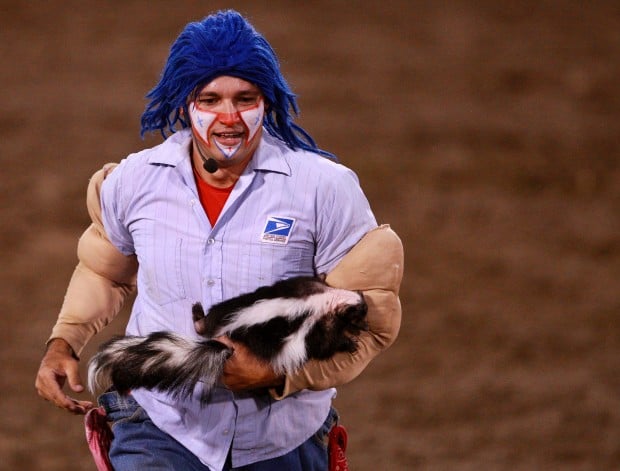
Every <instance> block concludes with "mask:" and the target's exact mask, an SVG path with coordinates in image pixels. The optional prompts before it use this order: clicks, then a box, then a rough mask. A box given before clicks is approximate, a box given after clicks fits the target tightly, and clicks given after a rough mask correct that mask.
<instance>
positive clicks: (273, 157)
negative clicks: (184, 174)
mask: <svg viewBox="0 0 620 471" xmlns="http://www.w3.org/2000/svg"><path fill="white" fill-rule="evenodd" d="M191 140H192V139H191V133H190V130H189V129H182V130H181V131H177V132H175V133H174V134H173V135H172V136H170V137H169V138H168V139H166V140H165V141H164V142H163V143H162V144H161V147H160V151H159V152H153V153H152V154H151V156H150V157H149V163H150V164H154V165H168V166H171V167H177V166H179V164H181V163H182V162H184V161H186V160H187V156H188V155H189V146H190V144H191ZM289 150H290V149H289V148H288V147H287V146H286V144H284V143H283V142H282V141H280V140H279V139H277V138H275V137H273V136H272V135H270V134H269V133H268V132H267V131H265V130H264V129H263V135H262V138H261V141H260V143H259V144H258V147H257V148H256V151H255V152H254V155H253V156H252V160H250V163H249V165H248V167H249V169H251V170H254V171H263V172H277V173H282V174H284V175H290V174H291V167H290V165H289V163H288V158H289V156H288V151H289Z"/></svg>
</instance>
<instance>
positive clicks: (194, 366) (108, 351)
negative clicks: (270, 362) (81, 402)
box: [88, 332, 232, 401]
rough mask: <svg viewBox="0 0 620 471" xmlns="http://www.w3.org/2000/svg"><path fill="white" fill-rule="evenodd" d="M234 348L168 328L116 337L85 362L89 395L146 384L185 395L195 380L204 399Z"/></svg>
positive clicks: (125, 389)
mask: <svg viewBox="0 0 620 471" xmlns="http://www.w3.org/2000/svg"><path fill="white" fill-rule="evenodd" d="M231 354H232V351H231V350H230V349H229V348H228V347H227V346H226V345H224V344H223V343H221V342H218V341H217V340H193V339H188V338H185V337H181V336H179V335H176V334H172V333H170V332H154V333H152V334H150V335H149V336H147V337H136V336H117V337H113V338H112V339H110V340H108V341H107V342H105V343H104V344H102V345H101V347H99V351H98V353H97V354H96V355H95V356H94V357H93V358H92V359H91V360H90V362H89V365H88V388H89V389H90V391H91V392H92V393H95V392H96V391H102V390H105V389H107V388H108V387H109V386H110V385H113V386H114V387H115V388H116V390H117V391H118V392H119V393H120V394H127V393H128V392H129V391H130V390H131V389H136V388H146V389H156V390H158V391H162V392H168V393H170V394H172V395H173V396H175V397H189V396H190V395H191V394H192V392H193V391H194V388H195V386H196V384H197V383H198V382H199V381H203V382H204V394H203V396H202V400H203V401H204V400H205V399H206V395H207V393H208V392H209V390H210V389H211V388H212V387H213V386H214V385H215V384H216V383H217V381H218V380H219V378H220V376H221V375H222V371H223V369H224V363H225V361H226V360H227V359H228V357H230V355H231Z"/></svg>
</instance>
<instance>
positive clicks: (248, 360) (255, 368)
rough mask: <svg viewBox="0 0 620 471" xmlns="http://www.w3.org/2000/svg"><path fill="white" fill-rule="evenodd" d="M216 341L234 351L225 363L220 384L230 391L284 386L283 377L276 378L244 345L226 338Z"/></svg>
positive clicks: (267, 365)
mask: <svg viewBox="0 0 620 471" xmlns="http://www.w3.org/2000/svg"><path fill="white" fill-rule="evenodd" d="M216 340H219V341H220V342H222V343H224V344H226V345H228V346H229V347H230V348H232V349H233V350H234V353H233V355H232V356H231V357H230V358H229V359H228V360H227V361H226V365H225V366H224V374H223V375H222V382H223V383H224V384H225V385H226V387H227V388H228V389H230V390H231V391H235V392H239V391H248V390H252V389H262V388H276V387H279V386H282V385H283V384H284V377H283V376H278V375H277V374H276V373H275V372H274V371H273V369H272V368H271V366H270V365H269V364H268V363H266V362H265V361H263V360H261V359H260V358H257V357H256V355H254V354H253V353H252V352H250V351H249V350H248V348H247V347H246V346H245V345H243V344H240V343H236V342H233V341H232V340H230V339H229V338H228V337H218V338H217V339H216Z"/></svg>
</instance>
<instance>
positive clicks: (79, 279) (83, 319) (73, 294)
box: [48, 164, 138, 356]
mask: <svg viewBox="0 0 620 471" xmlns="http://www.w3.org/2000/svg"><path fill="white" fill-rule="evenodd" d="M114 167H116V164H106V165H105V166H104V167H103V168H102V169H101V170H99V171H97V172H96V173H95V174H94V175H93V176H92V178H91V179H90V182H89V185H88V190H87V195H86V205H87V207H88V213H89V215H90V217H91V220H92V224H91V225H90V226H89V227H88V228H87V229H86V231H85V232H84V233H83V234H82V236H81V237H80V240H79V242H78V248H77V255H78V260H79V262H78V265H77V266H76V267H75V270H74V272H73V275H72V277H71V281H70V282H69V286H68V288H67V292H66V294H65V299H64V302H63V305H62V307H61V309H60V314H59V315H58V320H57V322H56V325H55V326H54V328H53V329H52V334H51V336H50V338H49V340H48V342H49V341H50V340H52V339H55V338H62V339H64V340H66V341H67V342H68V343H69V345H70V346H71V348H72V349H73V351H74V352H75V354H76V355H78V356H79V354H80V352H81V351H82V349H83V348H84V346H85V345H86V343H88V341H89V340H90V339H91V338H92V337H93V336H94V335H95V334H96V333H97V332H99V331H100V330H101V329H103V328H104V327H105V326H106V325H107V324H108V323H109V322H110V321H111V320H112V319H113V318H114V317H115V316H116V315H117V314H118V313H119V312H120V310H121V308H122V306H123V303H124V302H125V299H126V298H127V297H128V296H129V295H130V294H131V293H132V292H133V291H134V290H135V287H136V273H137V270H138V263H137V261H136V257H135V256H125V255H123V254H122V253H121V252H119V251H118V249H117V248H116V247H114V245H112V243H111V242H110V240H109V239H108V237H107V236H106V233H105V230H104V228H103V223H102V221H101V203H100V200H99V195H100V190H101V184H102V183H103V180H104V178H105V177H106V176H107V175H108V174H109V173H110V172H111V171H112V170H113V169H114Z"/></svg>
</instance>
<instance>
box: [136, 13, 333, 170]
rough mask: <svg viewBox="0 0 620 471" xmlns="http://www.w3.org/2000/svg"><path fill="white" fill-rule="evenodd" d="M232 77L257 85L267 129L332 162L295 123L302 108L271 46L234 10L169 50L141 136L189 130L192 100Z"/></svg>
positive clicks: (189, 32) (197, 27) (195, 28)
mask: <svg viewBox="0 0 620 471" xmlns="http://www.w3.org/2000/svg"><path fill="white" fill-rule="evenodd" d="M221 75H230V76H233V77H237V78H240V79H243V80H246V81H248V82H250V83H252V84H254V85H256V86H257V87H258V88H259V89H260V90H261V92H262V93H263V96H264V97H265V119H264V122H263V126H264V127H265V129H266V130H267V131H268V132H269V134H271V135H273V136H275V137H277V138H279V139H280V140H282V141H284V142H285V143H286V144H287V145H288V146H289V147H290V148H292V149H297V148H300V149H304V150H308V151H312V152H316V153H318V154H321V155H325V156H328V157H332V158H334V156H333V155H332V154H330V153H329V152H326V151H323V150H321V149H319V148H318V147H317V145H316V143H315V142H314V139H312V137H311V136H310V135H309V134H308V133H307V132H306V131H304V129H303V128H301V127H300V126H298V125H296V124H295V123H293V116H292V115H291V112H292V113H294V114H295V115H297V114H298V113H299V108H298V106H297V100H296V97H295V94H294V93H293V92H292V91H291V89H290V88H289V86H288V84H287V83H286V80H285V79H284V77H283V76H282V73H281V72H280V64H279V62H278V58H277V57H276V54H275V52H274V51H273V49H272V47H271V46H270V45H269V43H268V42H267V40H266V39H265V38H264V37H263V36H262V35H261V34H260V33H258V32H257V31H256V30H255V29H254V27H253V26H252V25H251V24H250V23H248V22H247V21H246V20H245V19H244V18H243V17H242V16H241V15H240V14H239V13H237V12H236V11H234V10H227V11H220V12H217V13H215V14H213V15H210V16H208V17H206V18H204V19H203V20H202V21H200V22H193V23H189V24H188V25H187V26H186V27H185V29H184V30H183V31H182V32H181V34H180V35H179V37H178V38H177V39H176V41H175V42H174V43H173V44H172V47H171V48H170V55H169V56H168V61H167V62H166V65H165V67H164V70H163V73H162V76H161V79H160V81H159V83H158V84H157V85H156V86H155V88H153V89H152V90H151V91H150V92H149V93H148V94H147V95H146V97H147V98H148V99H150V102H149V103H148V105H147V107H146V110H145V111H144V113H143V114H142V120H141V122H142V131H141V135H142V136H144V134H145V133H146V132H154V131H159V132H160V133H161V134H162V135H163V136H164V137H165V136H166V132H167V131H168V132H170V133H174V132H175V131H176V125H177V123H178V124H180V125H181V127H182V128H187V127H188V126H189V123H188V122H187V120H186V119H185V118H184V117H183V115H182V114H181V112H180V110H181V109H183V110H185V115H184V116H189V113H188V109H187V101H188V98H189V97H190V96H191V95H192V94H193V93H195V92H196V91H197V90H199V89H200V88H202V87H203V86H204V85H206V84H208V83H209V82H211V81H212V80H213V79H215V78H216V77H218V76H221Z"/></svg>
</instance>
